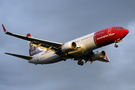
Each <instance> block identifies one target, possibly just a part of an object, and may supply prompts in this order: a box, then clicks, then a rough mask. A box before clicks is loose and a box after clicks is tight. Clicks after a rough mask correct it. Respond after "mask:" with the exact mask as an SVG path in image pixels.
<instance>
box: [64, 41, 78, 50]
mask: <svg viewBox="0 0 135 90" xmlns="http://www.w3.org/2000/svg"><path fill="white" fill-rule="evenodd" d="M76 47H77V44H76V43H75V42H67V43H65V44H64V45H63V46H62V47H61V50H62V52H69V51H72V50H74V49H76Z"/></svg>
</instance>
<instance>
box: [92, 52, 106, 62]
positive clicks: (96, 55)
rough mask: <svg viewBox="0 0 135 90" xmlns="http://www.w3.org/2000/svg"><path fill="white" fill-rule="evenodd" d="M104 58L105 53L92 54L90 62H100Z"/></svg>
mask: <svg viewBox="0 0 135 90" xmlns="http://www.w3.org/2000/svg"><path fill="white" fill-rule="evenodd" d="M105 57H106V52H105V51H97V52H94V54H93V55H92V56H91V59H92V60H100V59H103V58H105Z"/></svg>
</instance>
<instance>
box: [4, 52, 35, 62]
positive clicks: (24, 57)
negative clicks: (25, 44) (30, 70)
mask: <svg viewBox="0 0 135 90" xmlns="http://www.w3.org/2000/svg"><path fill="white" fill-rule="evenodd" d="M5 54H8V55H11V56H15V57H19V58H22V59H26V60H31V59H32V58H33V57H32V56H26V55H19V54H12V53H5Z"/></svg>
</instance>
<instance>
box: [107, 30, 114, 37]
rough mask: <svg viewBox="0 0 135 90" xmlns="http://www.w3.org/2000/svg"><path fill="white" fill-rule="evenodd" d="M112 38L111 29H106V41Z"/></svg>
mask: <svg viewBox="0 0 135 90" xmlns="http://www.w3.org/2000/svg"><path fill="white" fill-rule="evenodd" d="M112 37H113V35H112V28H109V29H108V39H111V38H112Z"/></svg>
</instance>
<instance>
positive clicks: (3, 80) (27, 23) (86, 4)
mask: <svg viewBox="0 0 135 90" xmlns="http://www.w3.org/2000/svg"><path fill="white" fill-rule="evenodd" d="M0 2H1V3H0V8H1V9H0V13H1V17H0V22H1V24H4V25H5V27H6V29H7V30H8V31H10V32H13V33H18V34H21V35H26V34H27V33H31V34H32V35H33V37H36V38H41V39H45V40H50V41H56V42H62V43H64V42H66V41H69V40H72V39H75V38H78V37H81V36H83V35H86V34H89V33H92V32H96V31H98V30H101V29H104V28H107V27H111V26H123V27H124V28H127V29H129V31H130V32H129V34H128V35H127V37H125V38H124V39H123V41H122V42H120V43H119V47H118V48H117V49H116V48H114V45H113V44H112V45H109V46H106V47H103V48H100V49H96V50H95V51H97V50H105V51H106V52H107V54H108V56H109V58H110V60H111V62H109V63H103V62H98V61H96V62H94V63H93V64H92V65H90V64H89V63H86V64H85V65H84V66H82V67H80V66H78V65H77V62H76V61H71V60H67V61H65V62H64V61H62V62H59V63H55V64H50V65H33V64H29V63H28V62H27V61H26V60H23V59H18V58H16V57H12V56H7V55H5V54H4V52H13V53H19V54H25V55H28V47H27V46H28V45H27V42H26V41H24V40H20V39H17V38H14V37H11V36H7V35H5V34H4V33H3V31H2V28H1V31H0V32H1V33H0V38H1V39H0V42H1V43H0V46H1V47H0V57H1V59H0V61H1V63H0V89H1V90H9V89H10V90H18V89H19V90H24V89H25V90H27V89H28V90H37V89H40V90H43V89H48V90H53V89H64V90H69V89H77V90H82V89H85V90H89V89H94V90H99V89H102V90H108V89H109V90H114V89H115V90H120V89H122V90H127V89H128V90H133V89H134V88H135V86H134V85H135V79H134V75H135V73H134V68H135V67H134V62H135V61H134V29H135V27H134V24H135V17H134V16H135V12H134V8H135V5H134V3H135V1H133V0H128V1H127V0H119V1H118V0H113V1H107V0H102V1H101V0H91V1H89V0H84V1H82V0H74V1H73V0H57V1H56V0H38V1H35V0H29V1H28V0H23V1H18V0H12V1H9V0H1V1H0Z"/></svg>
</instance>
